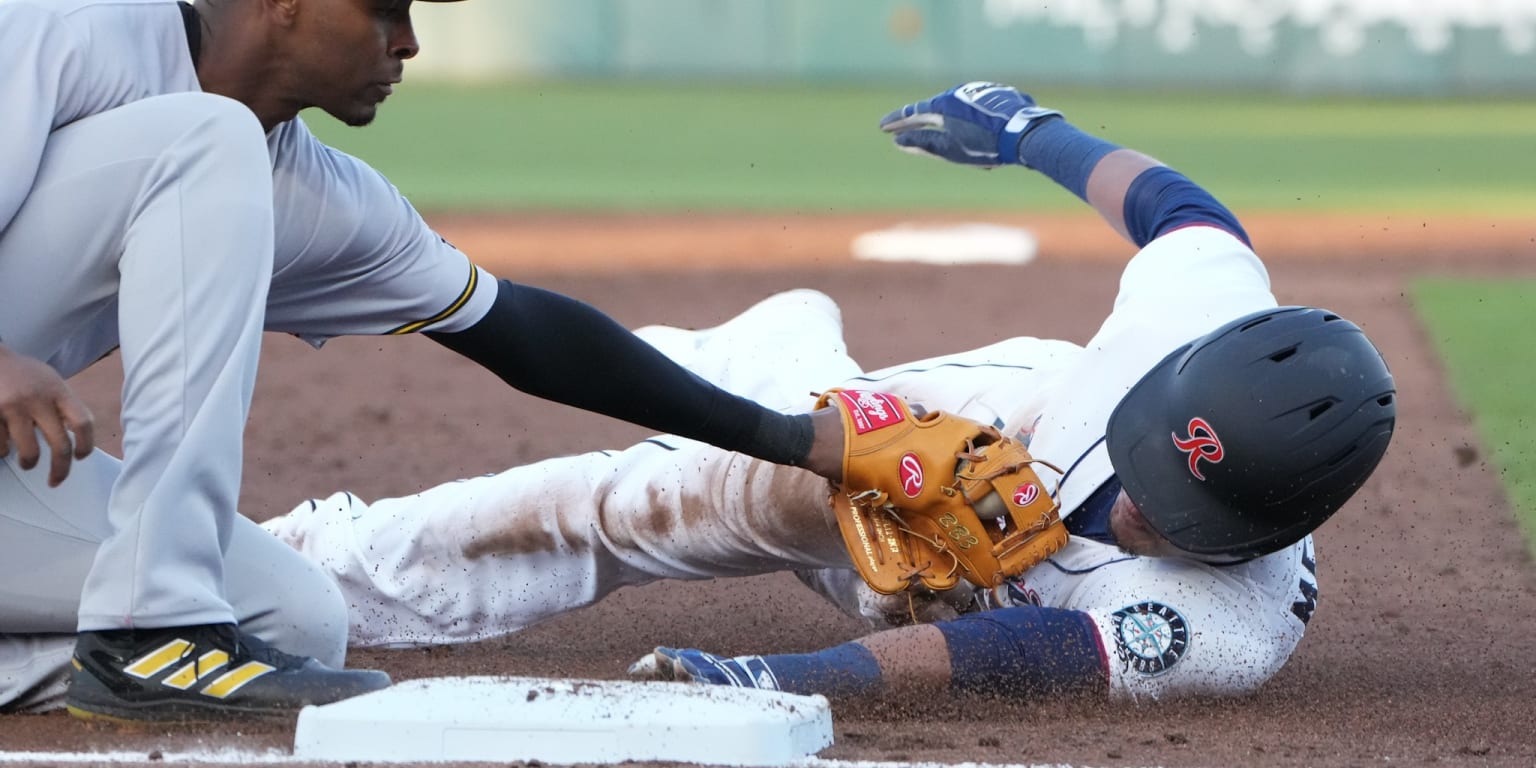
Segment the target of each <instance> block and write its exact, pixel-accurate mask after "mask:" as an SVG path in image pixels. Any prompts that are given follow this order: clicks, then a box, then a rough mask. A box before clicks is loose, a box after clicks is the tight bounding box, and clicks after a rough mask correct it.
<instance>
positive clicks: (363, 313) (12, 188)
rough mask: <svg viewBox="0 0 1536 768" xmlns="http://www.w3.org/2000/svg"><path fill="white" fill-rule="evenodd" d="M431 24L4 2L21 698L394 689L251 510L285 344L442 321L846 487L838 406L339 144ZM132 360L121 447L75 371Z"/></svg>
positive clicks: (289, 700) (4, 378) (161, 3)
mask: <svg viewBox="0 0 1536 768" xmlns="http://www.w3.org/2000/svg"><path fill="white" fill-rule="evenodd" d="M409 8H410V1H409V0H201V2H199V3H198V4H197V6H196V7H194V6H192V5H188V4H185V3H177V2H174V0H0V50H5V51H6V52H7V66H6V68H5V70H4V71H3V72H0V104H3V105H4V109H5V118H4V119H3V120H0V168H3V169H4V172H3V175H0V456H3V459H4V461H3V466H0V708H3V709H8V710H14V709H25V708H27V707H29V706H32V705H35V704H38V703H44V702H52V701H56V700H57V698H58V695H59V692H60V690H61V689H62V688H63V687H64V686H65V684H66V683H69V689H68V698H67V704H68V705H69V707H70V709H71V711H72V712H74V713H75V714H77V715H79V716H82V717H88V718H89V717H104V718H116V719H126V720H139V719H183V718H193V717H197V718H201V717H208V716H243V715H247V714H270V713H292V712H294V711H296V710H297V709H298V708H299V707H301V706H303V705H304V704H308V703H322V702H327V701H333V700H337V699H341V698H345V697H347V696H351V695H354V694H357V693H361V692H365V691H370V690H374V689H377V688H380V687H382V686H385V685H387V684H388V683H389V680H388V677H387V676H386V675H384V674H383V673H380V672H372V671H357V670H343V669H341V664H342V661H343V657H344V649H345V645H346V630H347V609H346V605H345V604H344V603H343V602H342V599H341V597H340V594H339V593H338V592H337V590H336V587H335V585H334V584H333V583H331V582H330V581H329V580H328V579H327V578H326V576H325V575H324V574H323V573H322V572H320V571H319V570H317V569H315V568H314V567H312V566H311V565H309V564H308V563H307V562H305V561H304V560H303V558H301V557H299V556H298V555H296V554H295V553H294V552H293V551H292V550H290V549H289V548H287V547H284V546H283V545H282V544H281V543H279V542H277V541H276V540H275V539H273V538H272V537H271V536H268V535H267V534H265V533H263V532H262V531H260V530H259V529H258V528H257V527H256V526H254V525H253V524H251V523H250V522H249V521H248V520H246V519H245V518H242V517H240V516H239V515H238V514H237V511H236V501H237V499H238V496H239V487H240V471H241V464H242V454H241V433H242V430H243V428H244V423H245V419H246V415H247V410H248V407H249V402H250V397H251V390H252V385H253V382H254V379H255V375H256V366H257V360H258V352H259V347H260V340H261V333H262V331H263V330H270V331H282V332H286V333H291V334H295V335H297V336H299V337H301V338H303V339H306V340H307V341H309V342H310V343H312V344H314V345H316V346H319V345H320V344H322V343H323V342H324V341H325V340H326V339H327V338H330V337H333V336H337V335H342V334H387V335H396V334H406V333H413V332H418V331H420V332H425V333H427V334H428V335H429V336H430V337H431V338H433V339H434V340H436V341H439V342H441V343H442V344H444V345H446V346H447V347H449V348H451V349H453V350H455V351H457V352H459V353H461V354H464V355H466V356H468V357H470V358H472V359H474V360H476V361H477V362H479V363H481V364H482V365H484V366H485V367H487V368H489V369H490V370H492V371H494V372H495V373H496V374H498V375H499V376H501V377H502V378H503V379H505V380H506V381H507V382H508V383H510V384H511V385H512V386H515V387H517V388H519V389H521V390H523V391H526V392H529V393H531V394H534V395H538V396H542V397H546V398H549V399H552V400H556V401H559V402H563V403H566V404H569V405H573V406H576V407H580V408H585V409H589V410H594V411H597V412H600V413H604V414H608V415H612V416H615V417H618V418H621V419H626V420H629V421H633V422H636V423H639V424H642V425H645V426H648V427H651V428H655V429H659V430H663V431H667V432H676V433H679V434H684V435H688V436H690V437H693V438H696V439H699V440H703V441H705V442H709V443H713V444H718V445H720V446H723V447H726V448H730V449H732V450H739V451H742V452H745V453H747V454H750V455H754V456H759V457H761V458H763V459H766V460H769V461H773V462H783V463H790V464H797V465H804V466H807V467H810V468H813V469H816V470H817V471H820V472H822V473H824V474H827V475H828V476H836V475H837V474H838V473H839V472H840V471H841V467H840V464H839V462H840V458H841V457H840V455H839V453H838V452H839V451H840V450H841V445H842V428H841V425H840V424H839V423H838V422H837V417H836V415H835V414H832V413H828V414H826V415H825V417H812V416H811V415H808V414H797V415H782V414H779V413H778V412H775V411H770V410H767V409H764V408H762V407H760V406H758V405H756V404H755V403H752V402H750V401H747V400H744V399H741V398H739V397H736V396H734V395H730V394H727V393H726V392H724V391H723V390H720V389H718V388H715V387H714V386H712V385H710V384H708V383H706V382H705V381H704V380H703V379H700V378H698V377H696V376H694V375H692V374H690V373H688V372H686V371H685V370H683V369H682V368H680V367H678V366H676V365H675V364H673V363H671V361H669V360H667V359H666V358H665V357H664V356H663V355H661V354H660V353H658V352H657V351H656V350H655V349H653V348H652V347H650V346H649V345H646V344H644V343H643V342H641V341H639V340H638V339H636V338H635V337H634V336H633V335H631V334H630V333H629V332H628V331H626V330H624V329H623V328H621V327H619V326H618V325H617V324H615V323H614V322H613V321H612V320H610V319H609V318H608V317H606V316H605V315H603V314H601V313H599V312H597V311H595V310H593V309H592V308H590V307H587V306H586V305H583V304H581V303H579V302H576V301H573V300H571V299H568V298H565V297H562V296H559V295H556V294H552V293H549V292H546V291H541V290H538V289H535V288H531V287H528V286H525V285H518V284H515V283H512V282H510V281H506V280H502V281H499V282H498V281H497V280H495V279H494V278H493V277H492V276H491V275H489V274H487V273H486V272H485V271H484V270H481V269H479V268H478V267H476V266H475V265H473V264H472V263H471V262H470V260H469V259H468V258H467V257H466V256H465V255H464V254H462V253H460V252H459V251H458V250H456V249H455V248H454V247H453V246H452V245H450V244H448V243H447V242H444V241H443V239H442V238H441V237H439V236H438V235H437V234H435V233H434V232H433V231H432V230H431V229H430V228H429V227H428V226H427V225H426V224H425V223H424V222H423V221H422V219H421V217H420V216H419V215H417V213H416V212H415V211H414V210H413V209H412V208H411V206H410V204H409V203H407V202H406V201H405V200H404V199H403V198H402V197H401V196H400V194H399V192H398V191H397V190H395V189H394V187H392V186H391V185H390V184H389V182H388V181H387V180H386V179H384V178H383V177H382V176H380V175H379V174H378V173H377V172H376V171H374V170H373V169H372V168H370V167H368V166H367V165H366V164H364V163H362V162H360V161H358V160H357V159H355V158H352V157H349V156H347V155H346V154H344V153H341V152H338V151H336V150H334V149H331V148H329V147H327V146H324V145H323V144H321V143H320V142H319V141H317V140H316V139H315V138H314V137H313V136H312V135H311V134H310V132H309V130H308V129H307V128H306V127H305V125H304V122H303V121H302V120H300V119H299V118H298V117H297V115H298V112H299V111H300V110H301V109H304V108H306V107H312V106H313V107H319V108H321V109H323V110H324V111H326V112H327V113H329V114H330V115H332V116H334V117H336V118H337V119H340V120H342V121H344V122H346V123H348V124H350V125H358V126H360V125H364V124H366V123H368V122H369V121H371V120H372V119H373V117H374V114H375V112H376V111H377V109H378V105H379V104H380V102H382V101H383V100H384V99H385V98H386V97H387V96H388V95H389V94H390V92H391V90H392V88H393V86H394V84H395V83H398V82H399V81H400V79H401V76H402V71H403V67H404V62H405V60H407V59H409V58H411V57H412V56H414V55H415V54H416V52H417V41H416V38H415V36H414V33H413V31H412V28H411V22H410V16H409ZM113 350H119V351H120V354H121V356H122V364H123V371H124V385H123V391H122V422H123V457H122V460H121V461H119V460H117V459H115V458H113V457H110V456H107V455H105V454H103V453H102V452H100V451H97V450H95V449H94V437H93V422H92V418H91V415H90V413H89V412H88V410H87V408H86V407H85V406H84V404H82V403H81V402H80V400H79V399H78V398H76V397H75V396H74V395H73V394H72V393H71V392H70V389H69V386H68V385H67V384H66V383H65V382H64V380H65V379H67V378H68V377H70V376H71V375H73V374H75V373H76V372H78V371H80V370H82V369H83V368H85V367H87V366H89V365H90V364H91V363H93V362H95V361H97V360H99V359H100V358H102V357H103V356H105V355H107V354H109V353H111V352H112V351H113ZM594 365H596V366H599V367H601V368H602V370H603V371H604V375H603V376H601V377H598V376H590V375H589V370H590V368H591V367H592V366H594ZM824 427H825V428H824ZM77 638H78V642H77ZM279 649H281V650H279ZM71 654H73V657H72V661H73V663H72V664H71Z"/></svg>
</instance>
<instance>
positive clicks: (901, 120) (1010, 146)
mask: <svg viewBox="0 0 1536 768" xmlns="http://www.w3.org/2000/svg"><path fill="white" fill-rule="evenodd" d="M1060 115H1061V113H1060V112H1057V111H1056V110H1054V109H1046V108H1045V107H1041V106H1039V105H1037V104H1035V100H1034V99H1032V98H1030V96H1029V94H1025V93H1019V92H1018V90H1016V89H1014V88H1011V87H1009V86H1006V85H999V84H997V83H987V82H974V83H965V84H964V85H957V86H955V87H954V88H951V89H949V90H947V91H945V92H943V93H941V94H939V95H937V96H934V97H933V98H931V99H925V100H923V101H919V102H917V103H916V104H908V105H906V106H905V107H902V108H901V109H898V110H896V111H894V112H892V113H890V114H888V115H886V116H885V117H884V118H882V119H881V120H880V130H882V131H885V132H886V133H893V134H895V140H896V146H897V147H899V148H901V149H902V150H903V151H906V152H911V153H913V154H919V155H930V156H933V157H939V158H943V159H945V160H948V161H950V162H952V163H960V164H962V165H970V166H975V167H978V168H996V167H997V166H999V165H1014V164H1017V163H1018V162H1019V141H1020V140H1021V139H1023V138H1024V134H1025V132H1026V131H1028V130H1029V128H1030V127H1031V126H1034V125H1039V123H1040V121H1041V120H1042V119H1046V118H1050V117H1059V116H1060Z"/></svg>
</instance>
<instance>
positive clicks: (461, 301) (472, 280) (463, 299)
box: [384, 262, 480, 336]
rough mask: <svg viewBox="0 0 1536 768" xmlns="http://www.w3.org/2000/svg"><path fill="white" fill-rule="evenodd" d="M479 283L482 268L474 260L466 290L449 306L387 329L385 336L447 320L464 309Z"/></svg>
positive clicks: (415, 329)
mask: <svg viewBox="0 0 1536 768" xmlns="http://www.w3.org/2000/svg"><path fill="white" fill-rule="evenodd" d="M479 284H480V270H479V269H477V268H476V267H475V265H474V263H473V262H471V263H470V265H469V282H467V283H466V284H465V285H464V290H463V291H462V292H460V293H459V296H458V298H456V299H454V300H453V302H452V303H450V304H449V305H448V306H447V307H445V308H443V311H441V312H438V313H437V314H435V315H433V316H431V317H429V318H427V319H425V320H417V321H415V322H410V323H406V324H405V325H401V326H399V327H396V328H392V329H390V330H388V331H385V332H384V335H385V336H404V335H406V334H408V333H416V332H417V331H420V330H421V329H423V328H426V327H428V326H431V325H435V324H437V323H440V322H442V321H444V320H447V319H448V318H449V317H452V316H453V313H455V312H458V311H459V310H460V309H463V308H464V305H465V304H467V303H469V297H471V296H473V295H475V288H476V287H478V286H479Z"/></svg>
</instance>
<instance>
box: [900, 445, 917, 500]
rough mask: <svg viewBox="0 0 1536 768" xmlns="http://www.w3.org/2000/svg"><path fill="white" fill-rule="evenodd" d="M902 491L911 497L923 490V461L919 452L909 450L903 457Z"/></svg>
mask: <svg viewBox="0 0 1536 768" xmlns="http://www.w3.org/2000/svg"><path fill="white" fill-rule="evenodd" d="M898 474H899V475H900V476H901V492H902V493H905V494H906V495H907V498H909V499H915V498H917V495H918V494H920V493H922V492H923V462H922V460H921V459H919V458H917V454H915V453H911V452H908V453H906V454H904V455H902V457H901V471H900V472H899V473H898Z"/></svg>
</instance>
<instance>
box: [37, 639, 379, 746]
mask: <svg viewBox="0 0 1536 768" xmlns="http://www.w3.org/2000/svg"><path fill="white" fill-rule="evenodd" d="M71 661H72V663H73V664H74V668H75V669H74V676H73V677H72V678H71V680H70V685H69V693H68V694H67V695H66V696H65V699H64V703H65V706H66V707H68V709H69V713H70V714H71V715H74V716H75V717H78V718H80V719H82V720H92V721H98V720H99V721H107V722H119V723H141V722H177V721H209V720H244V719H252V718H261V719H280V718H290V717H295V716H297V715H298V712H299V710H300V709H302V708H303V707H305V706H306V705H309V704H329V703H331V702H334V701H341V700H342V699H347V698H351V697H353V696H357V695H360V694H364V693H369V692H371V691H377V690H380V689H382V688H386V687H388V686H389V675H387V674H385V673H384V672H379V671H375V670H360V669H347V670H341V669H331V668H330V667H327V666H325V665H324V664H321V663H320V662H319V661H316V660H315V659H312V658H309V657H307V656H294V655H292V654H288V653H283V652H282V651H279V650H277V649H276V648H273V647H271V646H269V645H267V644H266V643H264V642H262V641H261V640H258V639H256V638H255V637H252V636H250V635H247V634H245V633H243V632H241V631H240V630H239V629H237V628H236V627H235V625H233V624H209V625H203V626H195V627H170V628H165V629H140V630H110V631H101V632H81V633H80V636H79V639H78V640H77V641H76V644H75V656H74V659H72V660H71Z"/></svg>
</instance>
